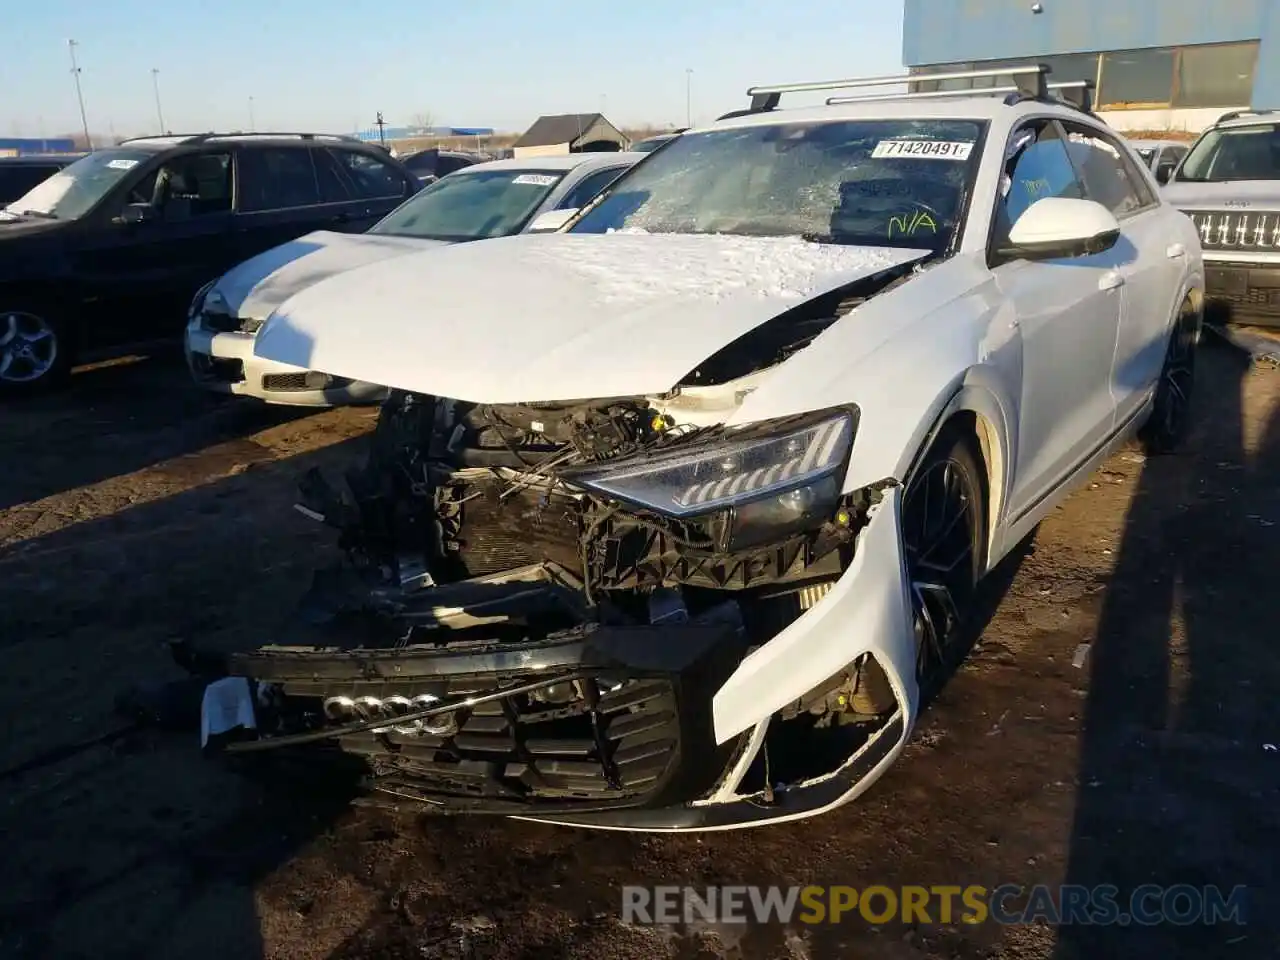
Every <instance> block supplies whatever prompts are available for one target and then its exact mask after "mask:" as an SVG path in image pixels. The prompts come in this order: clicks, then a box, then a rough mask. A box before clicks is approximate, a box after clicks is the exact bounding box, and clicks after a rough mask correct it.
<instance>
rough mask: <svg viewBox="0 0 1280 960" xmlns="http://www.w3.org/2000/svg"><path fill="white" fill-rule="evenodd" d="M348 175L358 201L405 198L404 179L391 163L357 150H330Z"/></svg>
mask: <svg viewBox="0 0 1280 960" xmlns="http://www.w3.org/2000/svg"><path fill="white" fill-rule="evenodd" d="M330 153H332V154H333V156H335V157H336V158H337V160H338V163H339V164H340V165H341V166H342V169H343V170H344V171H345V172H346V174H347V179H348V180H349V181H350V182H351V185H352V188H353V189H352V192H353V194H354V196H355V198H356V199H357V200H375V199H379V198H383V197H403V196H404V194H405V181H404V177H402V176H401V175H400V171H399V170H397V169H396V168H395V167H393V166H391V164H389V163H384V162H383V161H381V160H379V159H378V158H377V157H375V156H373V155H371V154H368V153H359V152H357V151H355V150H336V149H330Z"/></svg>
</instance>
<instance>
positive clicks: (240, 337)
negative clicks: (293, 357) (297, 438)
mask: <svg viewBox="0 0 1280 960" xmlns="http://www.w3.org/2000/svg"><path fill="white" fill-rule="evenodd" d="M256 339H257V337H256V335H255V334H253V333H245V332H242V331H239V330H233V331H216V330H210V329H208V328H207V327H205V326H204V324H203V321H202V320H201V319H200V318H197V319H194V320H192V321H190V322H189V323H188V324H187V330H186V336H185V338H184V343H185V347H186V354H187V366H188V367H189V368H190V370H191V375H192V377H194V378H195V381H196V383H197V384H199V385H200V386H201V387H203V388H204V389H206V390H212V391H213V392H215V393H227V394H232V395H234V396H240V397H256V398H257V399H259V400H264V401H266V402H267V403H276V404H283V405H287V406H297V407H333V406H346V405H348V404H363V403H380V402H381V401H382V400H384V399H385V398H386V396H387V389H386V387H383V386H379V385H378V384H373V383H365V382H363V381H361V380H347V379H345V378H343V377H333V376H330V375H328V374H325V373H320V372H318V371H314V370H306V369H304V368H302V367H295V366H291V365H290V364H287V363H277V362H276V361H274V360H266V359H264V358H262V357H259V356H256V355H255V354H254V352H253V345H254V342H255V340H256Z"/></svg>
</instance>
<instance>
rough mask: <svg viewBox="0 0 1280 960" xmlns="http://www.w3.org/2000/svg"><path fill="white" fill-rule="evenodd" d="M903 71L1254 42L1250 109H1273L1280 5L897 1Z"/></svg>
mask: <svg viewBox="0 0 1280 960" xmlns="http://www.w3.org/2000/svg"><path fill="white" fill-rule="evenodd" d="M905 3H906V12H905V20H904V23H903V31H902V59H903V62H904V63H906V64H907V65H908V66H924V65H928V64H934V63H954V62H957V61H970V60H1000V59H1008V58H1011V57H1021V56H1028V57H1032V56H1047V55H1051V54H1058V53H1091V52H1094V51H1100V50H1132V49H1136V48H1141V47H1166V46H1183V45H1188V44H1197V43H1227V42H1231V41H1236V40H1260V41H1261V48H1260V49H1259V51H1258V69H1257V76H1256V78H1255V80H1254V92H1253V97H1254V102H1253V106H1255V107H1280V0H1040V6H1041V7H1042V8H1043V12H1042V13H1038V14H1037V13H1034V12H1032V6H1033V3H1034V0H905Z"/></svg>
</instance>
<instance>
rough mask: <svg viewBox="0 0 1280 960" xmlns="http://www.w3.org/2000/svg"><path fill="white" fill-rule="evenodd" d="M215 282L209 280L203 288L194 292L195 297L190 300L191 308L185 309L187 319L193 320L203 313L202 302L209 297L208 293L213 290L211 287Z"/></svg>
mask: <svg viewBox="0 0 1280 960" xmlns="http://www.w3.org/2000/svg"><path fill="white" fill-rule="evenodd" d="M217 282H218V281H217V280H210V281H209V282H208V283H206V284H205V285H204V286H203V287H201V288H200V289H199V290H197V291H196V295H195V296H194V297H192V298H191V306H189V307H188V308H187V319H188V320H194V319H195V318H196V317H198V316H200V314H202V313H204V302H205V300H207V299H208V297H209V291H210V290H212V289H213V285H214V284H215V283H217Z"/></svg>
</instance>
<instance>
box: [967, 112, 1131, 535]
mask: <svg viewBox="0 0 1280 960" xmlns="http://www.w3.org/2000/svg"><path fill="white" fill-rule="evenodd" d="M1005 155H1006V160H1005V166H1004V173H1003V176H1002V180H1001V189H1000V195H999V196H998V197H997V200H996V209H995V211H994V216H993V228H992V236H991V247H990V250H989V254H988V256H989V258H990V262H991V264H992V274H993V277H994V279H995V283H996V288H997V291H998V295H999V296H1000V297H1002V298H1003V299H1004V301H1005V303H1004V306H1003V310H1004V315H1005V316H1007V317H1008V322H1009V323H1010V325H1011V326H1014V327H1016V328H1017V330H1018V331H1019V339H1020V341H1021V344H1022V381H1021V389H1020V396H1019V410H1018V440H1017V449H1016V451H1015V459H1014V479H1013V485H1012V488H1011V490H1010V495H1009V511H1010V514H1009V515H1010V518H1011V519H1016V518H1018V517H1019V516H1021V515H1023V514H1025V513H1027V512H1028V511H1030V510H1031V509H1033V508H1034V507H1035V506H1036V505H1037V504H1039V503H1040V502H1041V501H1042V500H1043V499H1044V498H1045V497H1046V496H1048V495H1049V494H1050V493H1051V492H1052V491H1053V490H1054V489H1055V488H1056V487H1057V486H1058V485H1059V484H1061V483H1062V481H1063V480H1064V479H1065V478H1066V476H1067V475H1068V474H1069V473H1070V472H1071V471H1072V470H1073V469H1074V468H1075V467H1076V466H1077V465H1078V464H1080V463H1081V462H1082V461H1083V460H1085V458H1087V457H1088V456H1089V455H1090V454H1091V453H1092V452H1093V451H1094V450H1096V449H1098V448H1099V447H1100V446H1102V444H1104V443H1105V442H1106V440H1107V438H1108V437H1109V436H1110V434H1111V431H1112V425H1113V421H1114V413H1115V405H1114V403H1113V401H1112V398H1111V389H1110V380H1111V362H1112V354H1113V351H1114V349H1115V341H1116V333H1117V330H1118V329H1119V325H1120V279H1119V275H1118V273H1117V267H1118V265H1119V260H1120V254H1119V253H1117V252H1115V251H1106V252H1104V253H1100V254H1094V255H1090V256H1084V257H1073V258H1064V259H1059V260H1041V261H1034V262H1033V261H1029V260H1022V259H1012V258H1009V257H1008V256H1002V255H1000V254H999V251H1000V250H1001V249H1002V248H1003V247H1004V246H1005V245H1006V240H1007V237H1008V234H1009V231H1010V229H1011V228H1012V227H1013V225H1014V224H1015V223H1017V221H1018V218H1019V217H1021V216H1022V215H1023V214H1024V213H1025V212H1026V210H1027V209H1028V208H1029V207H1030V206H1031V205H1032V204H1033V203H1035V202H1036V201H1038V200H1041V199H1043V198H1045V197H1070V198H1077V199H1079V198H1082V197H1083V196H1084V187H1083V185H1082V184H1081V183H1080V181H1079V179H1078V177H1077V176H1076V172H1075V168H1074V167H1073V166H1072V164H1071V160H1070V158H1069V156H1068V154H1067V147H1066V140H1065V134H1064V133H1063V131H1062V129H1061V128H1060V127H1059V126H1058V124H1057V123H1056V122H1055V121H1053V120H1048V119H1039V120H1032V121H1029V122H1027V123H1025V124H1023V125H1020V126H1019V127H1018V128H1017V129H1015V131H1014V132H1013V134H1012V135H1011V137H1010V140H1009V142H1008V145H1007V146H1006V154H1005Z"/></svg>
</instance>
